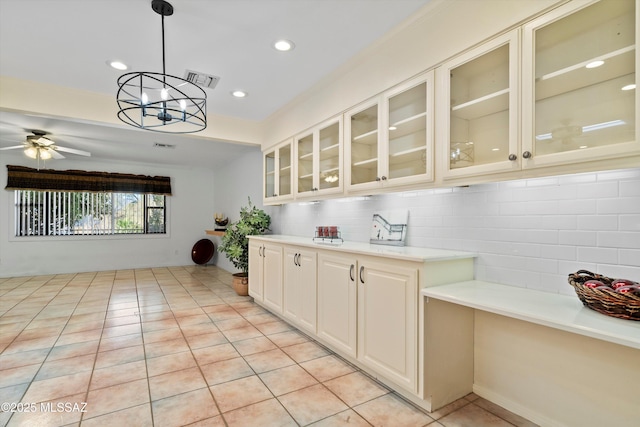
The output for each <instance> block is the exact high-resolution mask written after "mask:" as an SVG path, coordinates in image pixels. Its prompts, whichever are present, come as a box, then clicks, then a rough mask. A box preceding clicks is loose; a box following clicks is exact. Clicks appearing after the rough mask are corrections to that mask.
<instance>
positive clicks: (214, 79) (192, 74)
mask: <svg viewBox="0 0 640 427" xmlns="http://www.w3.org/2000/svg"><path fill="white" fill-rule="evenodd" d="M184 79H185V80H187V81H189V82H191V83H193V84H196V85H198V86H202V87H204V88H207V89H213V88H214V87H216V85H217V84H218V82H219V81H220V77H218V76H212V75H210V74H205V73H200V72H198V71H191V70H186V71H185V72H184Z"/></svg>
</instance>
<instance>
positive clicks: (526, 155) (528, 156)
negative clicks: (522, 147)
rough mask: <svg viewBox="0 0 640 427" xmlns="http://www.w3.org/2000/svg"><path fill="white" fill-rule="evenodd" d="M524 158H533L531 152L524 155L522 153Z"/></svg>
mask: <svg viewBox="0 0 640 427" xmlns="http://www.w3.org/2000/svg"><path fill="white" fill-rule="evenodd" d="M522 157H524V158H525V159H530V158H531V152H530V151H525V152H524V153H522Z"/></svg>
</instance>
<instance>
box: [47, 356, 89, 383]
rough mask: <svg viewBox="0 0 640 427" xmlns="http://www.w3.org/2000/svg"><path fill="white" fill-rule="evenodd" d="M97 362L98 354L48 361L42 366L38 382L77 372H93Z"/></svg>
mask: <svg viewBox="0 0 640 427" xmlns="http://www.w3.org/2000/svg"><path fill="white" fill-rule="evenodd" d="M95 360H96V354H95V353H92V354H85V355H84V356H76V357H70V358H67V359H59V360H53V361H46V362H45V363H43V364H42V367H41V368H40V371H38V375H36V378H35V379H36V380H45V379H48V378H55V377H61V376H63V375H70V374H74V373H77V372H85V371H92V370H93V365H94V362H95Z"/></svg>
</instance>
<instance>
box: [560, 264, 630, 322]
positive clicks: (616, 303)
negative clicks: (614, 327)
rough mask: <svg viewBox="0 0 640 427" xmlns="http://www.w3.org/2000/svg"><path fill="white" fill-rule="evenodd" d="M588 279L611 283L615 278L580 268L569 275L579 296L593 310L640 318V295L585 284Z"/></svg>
mask: <svg viewBox="0 0 640 427" xmlns="http://www.w3.org/2000/svg"><path fill="white" fill-rule="evenodd" d="M588 280H600V281H601V282H603V283H604V284H606V285H610V284H611V282H613V281H614V280H615V279H611V278H609V277H605V276H602V275H600V274H594V273H591V272H590V271H587V270H579V271H578V272H576V273H573V274H570V275H569V284H570V285H571V286H573V289H575V291H576V294H578V298H580V301H582V303H583V304H584V305H585V306H587V307H589V308H590V309H592V310H595V311H597V312H599V313H602V314H606V315H607V316H612V317H618V318H620V319H630V320H640V295H638V294H635V293H626V294H622V293H618V292H616V291H614V290H613V289H611V290H608V289H602V290H601V289H595V288H590V287H588V286H584V283H585V282H586V281H588Z"/></svg>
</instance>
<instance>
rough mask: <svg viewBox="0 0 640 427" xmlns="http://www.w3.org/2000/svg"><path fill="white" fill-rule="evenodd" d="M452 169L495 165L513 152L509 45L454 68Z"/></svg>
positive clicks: (450, 162) (451, 132) (451, 124)
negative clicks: (510, 126)
mask: <svg viewBox="0 0 640 427" xmlns="http://www.w3.org/2000/svg"><path fill="white" fill-rule="evenodd" d="M450 76H451V77H450V78H451V80H450V88H451V112H450V114H451V117H450V126H451V128H450V142H449V153H450V156H449V168H450V169H460V168H464V167H469V166H474V165H482V164H491V163H497V162H501V161H504V160H505V158H506V157H507V156H508V155H509V154H508V153H509V114H510V111H509V98H510V87H509V45H508V44H505V45H502V46H499V47H497V48H495V49H493V50H490V51H488V52H487V53H485V54H484V55H482V56H479V57H477V58H475V59H473V60H471V61H469V62H466V63H464V64H461V65H459V66H457V67H455V68H452V69H451V70H450Z"/></svg>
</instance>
